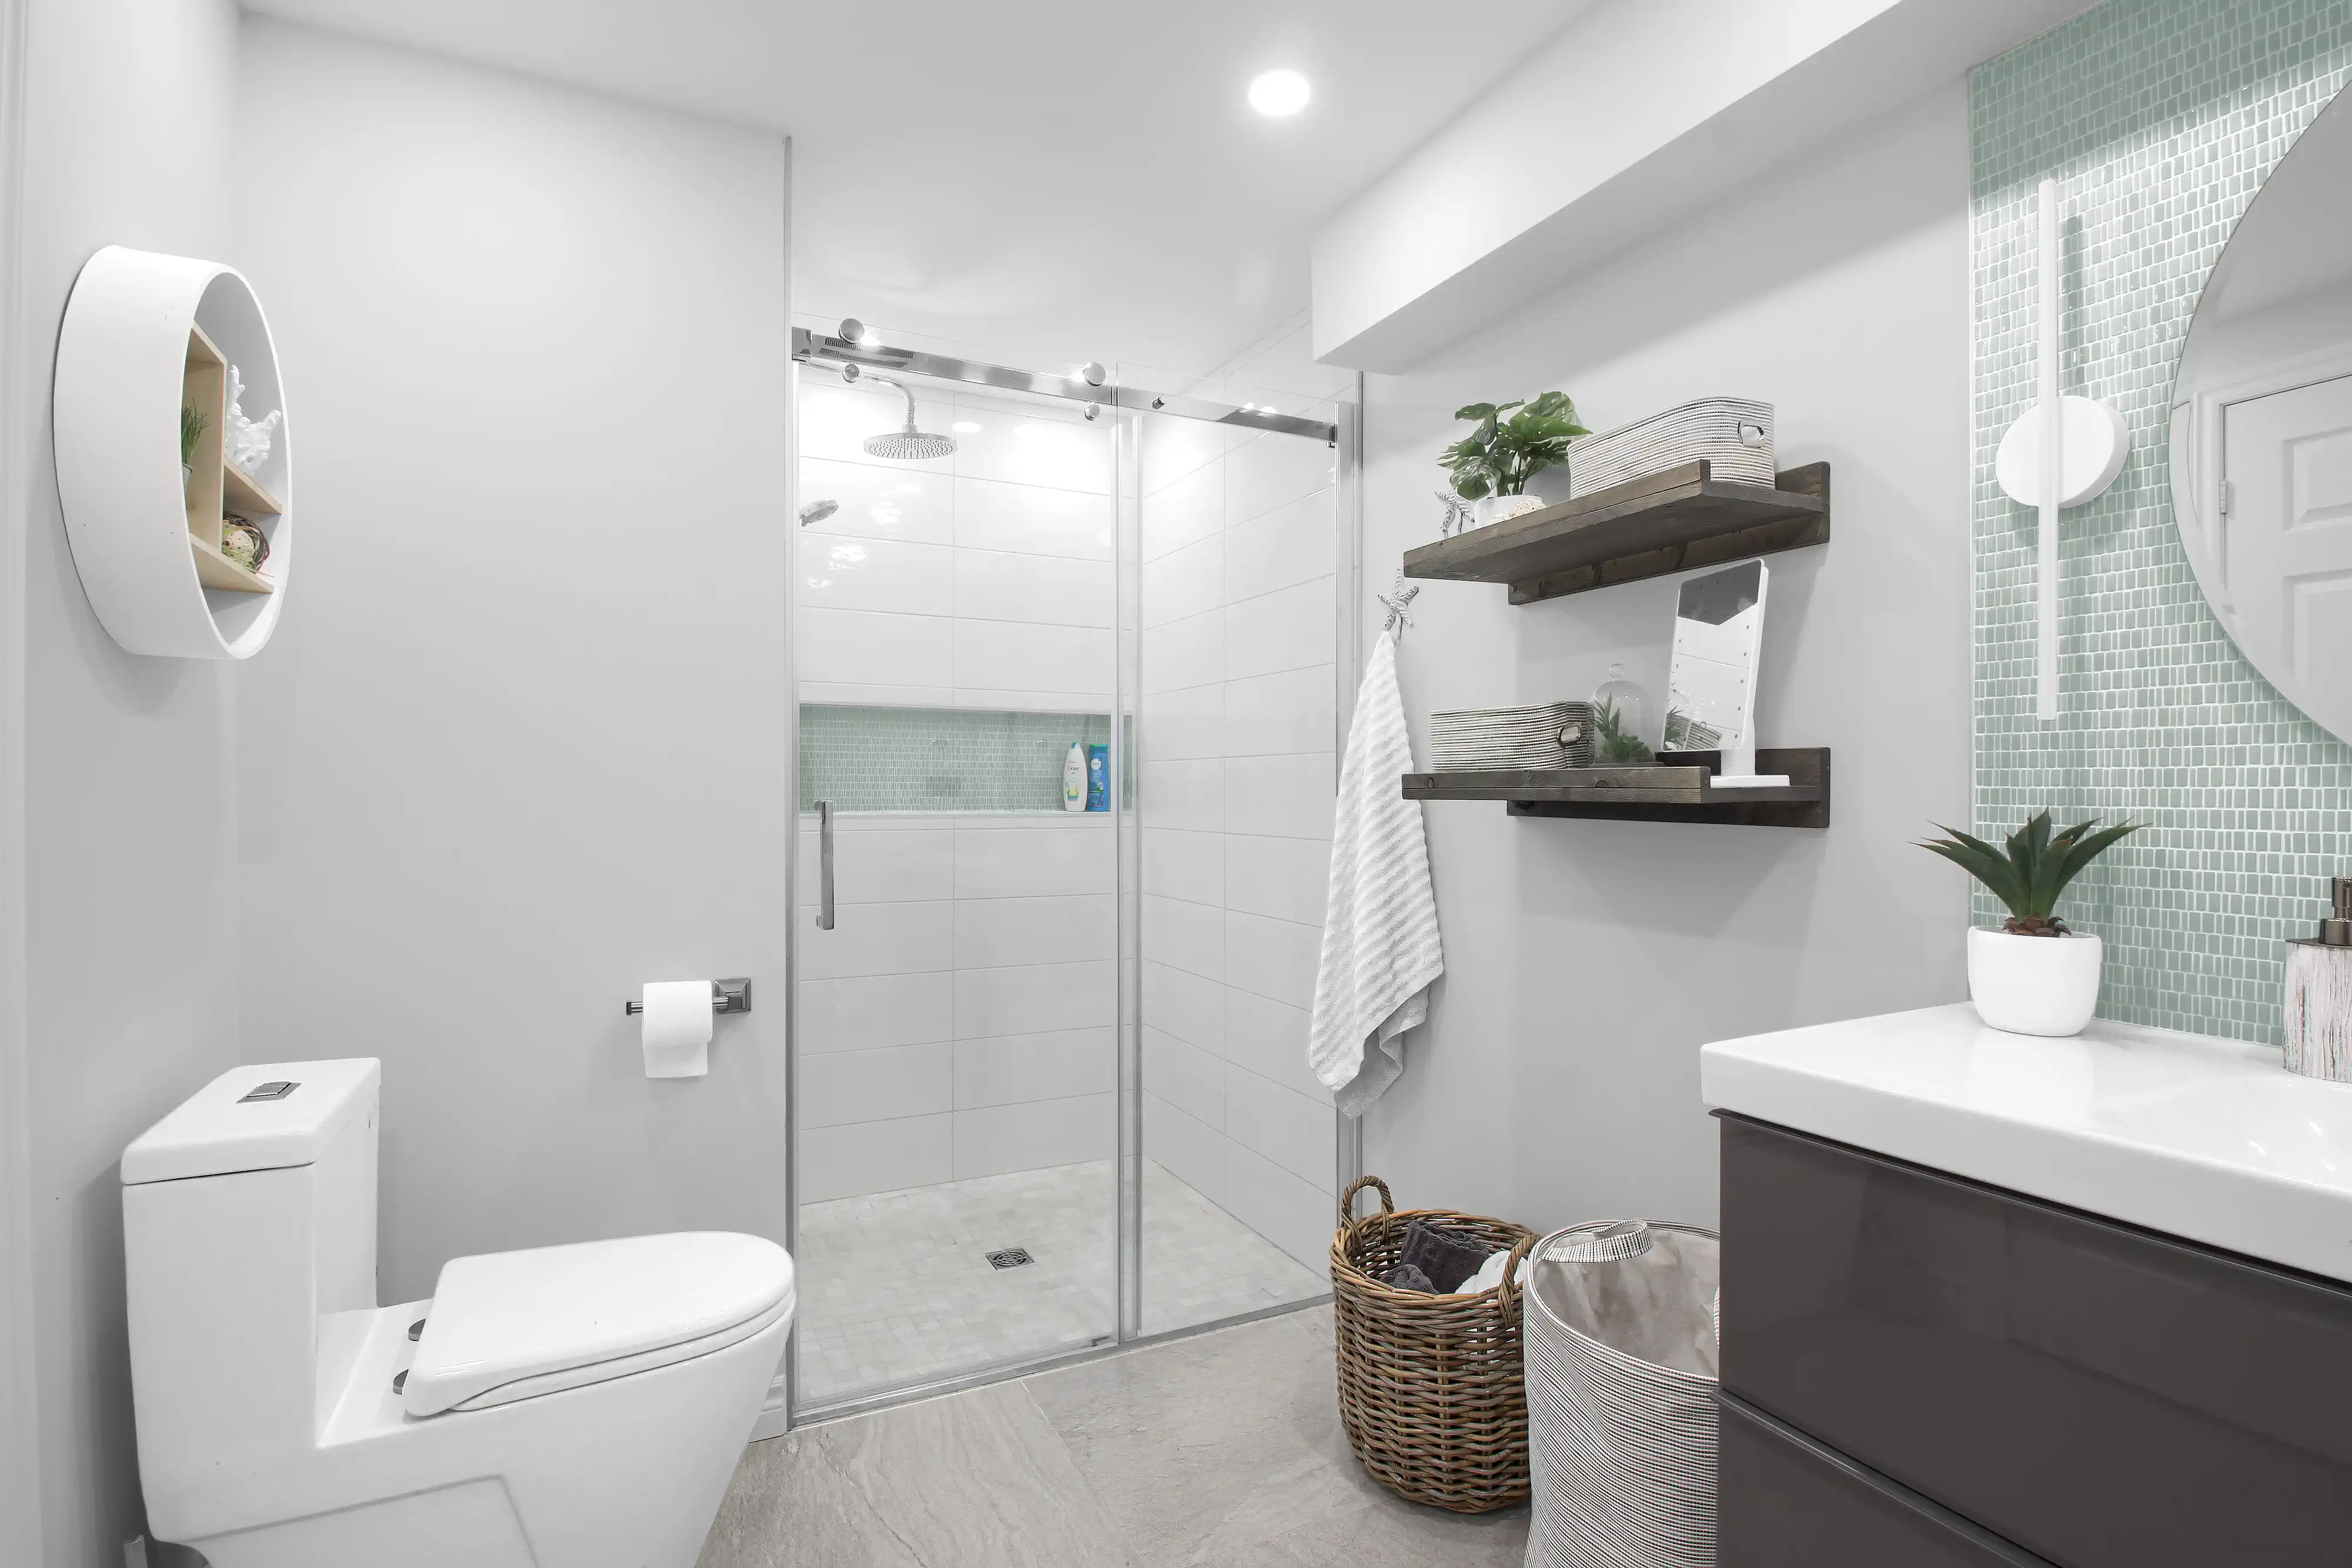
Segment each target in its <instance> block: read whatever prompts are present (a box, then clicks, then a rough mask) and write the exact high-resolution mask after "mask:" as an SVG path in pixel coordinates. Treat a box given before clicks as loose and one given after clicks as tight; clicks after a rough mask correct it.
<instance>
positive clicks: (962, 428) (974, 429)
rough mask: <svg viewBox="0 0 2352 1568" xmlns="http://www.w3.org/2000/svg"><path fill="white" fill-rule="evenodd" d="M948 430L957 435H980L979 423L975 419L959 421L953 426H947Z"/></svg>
mask: <svg viewBox="0 0 2352 1568" xmlns="http://www.w3.org/2000/svg"><path fill="white" fill-rule="evenodd" d="M948 428H949V429H950V430H952V431H954V432H955V433H956V434H958V435H978V434H980V422H979V421H978V420H976V419H959V420H957V421H956V422H955V423H953V424H951V425H950V426H948Z"/></svg>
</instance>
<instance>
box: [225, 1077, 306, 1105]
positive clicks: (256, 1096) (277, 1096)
mask: <svg viewBox="0 0 2352 1568" xmlns="http://www.w3.org/2000/svg"><path fill="white" fill-rule="evenodd" d="M301 1087H302V1085H301V1084H299V1083H298V1082H294V1081H293V1080H292V1079H288V1078H273V1079H271V1080H270V1081H269V1082H267V1083H260V1084H256V1085H255V1086H254V1087H253V1089H252V1090H250V1091H249V1092H246V1093H244V1094H240V1095H238V1096H237V1101H236V1103H238V1104H240V1105H244V1104H248V1103H251V1102H253V1101H256V1100H283V1099H285V1098H286V1096H288V1095H289V1094H291V1093H293V1092H294V1091H296V1090H297V1089H299V1088H301Z"/></svg>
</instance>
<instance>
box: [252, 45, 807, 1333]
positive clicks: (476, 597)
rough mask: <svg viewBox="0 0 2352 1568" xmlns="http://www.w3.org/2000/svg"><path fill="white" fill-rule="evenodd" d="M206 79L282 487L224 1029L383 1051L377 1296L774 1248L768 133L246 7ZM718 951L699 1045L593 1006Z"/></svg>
mask: <svg viewBox="0 0 2352 1568" xmlns="http://www.w3.org/2000/svg"><path fill="white" fill-rule="evenodd" d="M238 69H239V72H240V88H239V91H238V92H237V94H236V100H237V105H238V117H237V121H236V146H237V148H238V149H240V150H241V152H243V153H245V154H247V155H250V156H253V157H255V158H256V159H257V167H255V169H254V171H253V172H252V173H251V174H250V175H249V176H241V177H239V178H238V179H236V182H235V187H236V200H235V203H234V205H233V207H232V210H231V216H232V218H233V223H234V226H233V232H234V233H235V234H236V236H237V238H238V241H239V246H240V251H241V255H242V258H243V259H244V260H245V262H246V265H247V271H248V273H249V274H250V276H251V277H252V278H253V281H254V284H255V286H256V288H257V291H258V292H259V294H260V296H261V298H263V299H264V300H265V301H267V302H268V308H269V310H270V314H271V320H272V324H273V327H274V329H275V330H276V332H277V335H278V347H279V353H280V356H281V359H282V361H283V366H284V371H285V375H286V381H287V384H288V387H289V392H290V395H291V397H292V399H293V400H294V403H295V411H296V412H295V419H296V421H297V422H298V423H299V426H300V429H301V433H302V436H301V452H302V472H301V474H300V476H299V477H300V486H299V489H300V495H301V500H302V510H303V560H302V570H301V574H300V576H299V579H298V580H297V591H296V592H295V594H294V595H293V597H292V599H291V601H289V605H288V608H287V618H286V622H285V624H284V625H283V626H282V627H281V629H280V630H279V632H278V638H277V641H276V643H274V644H273V645H272V646H271V647H270V649H269V650H268V653H266V654H265V655H264V656H263V657H261V658H260V659H258V660H257V661H255V662H254V664H253V666H252V668H251V670H250V672H249V677H248V679H247V685H246V689H245V691H244V693H243V697H244V703H243V713H242V727H241V737H240V741H241V746H240V750H241V756H240V761H241V763H242V768H241V771H240V774H239V779H240V782H241V788H242V792H243V803H244V809H245V828H244V831H243V833H242V835H241V840H240V845H241V850H242V862H243V864H242V873H243V874H242V898H241V900H240V902H239V904H238V905H237V908H236V911H235V913H234V915H230V914H228V913H227V912H224V915H223V921H224V924H225V925H226V924H229V923H231V922H233V936H234V942H235V946H236V951H237V952H238V954H239V956H240V963H241V967H242V968H243V969H244V979H245V985H244V1001H243V1006H244V1020H245V1036H246V1049H247V1051H248V1053H250V1054H251V1055H252V1056H254V1057H256V1058H260V1059H267V1058H270V1057H295V1058H299V1057H306V1056H323V1055H338V1056H341V1055H368V1056H380V1057H382V1058H383V1063H384V1137H383V1161H384V1182H383V1232H382V1235H383V1259H382V1269H381V1273H382V1280H383V1291H384V1292H385V1296H384V1299H385V1300H387V1301H394V1300H400V1299H403V1298H405V1297H411V1296H420V1295H425V1294H428V1293H430V1291H432V1289H433V1285H434V1280H435V1276H436V1271H437V1270H438V1269H439V1267H440V1265H441V1263H442V1262H443V1261H444V1260H446V1259H447V1258H449V1257H451V1256H454V1255H458V1254H464V1253H474V1252H483V1251H489V1250H494V1249H505V1248H514V1247H530V1246H539V1245H543V1244H547V1243H552V1242H562V1241H571V1240H578V1239H588V1238H594V1237H607V1236H619V1235H627V1234H631V1233H635V1232H644V1231H658V1230H672V1229H681V1228H714V1229H733V1230H745V1231H751V1232H753V1233H756V1234H761V1235H766V1236H770V1237H777V1238H781V1237H782V1235H783V1234H784V1228H785V1217H786V1206H785V1172H786V1163H785V1162H786V1128H787V1122H786V1118H785V1106H784V1103H783V1093H784V1082H785V1078H784V1021H785V1017H786V1011H787V1009H786V1008H785V1007H784V1005H783V1002H784V977H785V964H784V948H785V940H786V921H787V919H788V917H789V914H790V903H791V901H790V899H789V898H788V897H786V896H783V894H784V890H785V889H786V888H787V886H788V882H787V877H786V858H787V849H788V846H789V843H790V838H789V835H790V833H791V831H792V824H793V817H792V794H791V783H790V773H789V766H788V746H787V736H788V729H787V724H786V718H787V711H786V706H785V705H786V704H787V702H788V701H789V691H790V688H789V686H788V685H787V676H788V669H787V657H786V653H787V643H786V639H787V636H788V634H789V630H790V611H791V592H790V587H789V584H790V580H791V564H792V558H791V550H792V545H793V528H792V527H791V524H790V522H789V520H788V519H787V518H786V517H785V515H784V512H785V504H786V485H785V466H784V465H785V441H784V436H785V429H786V426H785V419H786V407H785V388H784V375H783V368H782V367H783V363H784V347H785V344H784V326H785V305H786V302H785V298H784V248H783V247H784V214H785V181H786V168H785V155H784V149H783V147H782V144H781V143H780V142H779V141H777V140H776V139H774V138H773V137H772V136H769V135H766V134H763V133H757V132H753V131H744V130H740V129H736V128H731V127H727V126H722V125H719V124H718V123H715V122H712V121H707V120H697V119H694V118H691V117H688V116H686V115H681V114H677V113H673V112H669V111H667V110H651V109H646V108H642V107H636V106H633V105H630V104H626V103H624V102H622V101H620V100H617V99H607V98H604V97H601V96H598V95H595V94H593V93H588V92H583V91H579V90H575V89H566V88H558V87H553V86H550V85H546V84H544V83H538V82H533V81H530V80H529V79H526V78H518V77H511V76H508V75H504V74H501V73H499V72H496V71H492V70H488V69H482V68H472V67H464V66H457V65H453V64H448V63H445V62H441V61H437V60H435V59H432V58H429V57H423V56H415V55H409V54H405V53H403V52H401V51H398V50H396V49H392V48H388V47H379V46H374V45H367V44H362V43H358V42H354V41H350V40H347V39H343V38H339V37H334V36H331V35H328V34H323V33H317V32H311V31H307V30H304V29H301V28H299V27H294V26H287V25H284V24H281V23H277V22H273V21H268V20H265V19H259V18H248V19H247V23H246V25H245V33H244V38H243V46H242V52H241V57H240V59H239V61H238ZM224 74H225V73H224ZM721 975H748V976H750V977H751V978H752V981H753V996H754V1007H755V1010H754V1011H753V1012H752V1014H751V1016H750V1017H747V1018H730V1019H721V1020H719V1025H718V1034H717V1043H716V1044H715V1045H714V1046H713V1047H712V1050H711V1055H710V1060H711V1071H710V1074H709V1077H707V1078H698V1079H682V1080H665V1081H659V1082H656V1081H651V1080H648V1079H647V1078H646V1076H645V1075H644V1071H643V1063H642V1059H641V1056H640V1054H639V1051H638V1045H637V1030H636V1027H635V1023H634V1021H633V1020H630V1019H625V1018H624V1017H623V1015H622V1011H621V1003H622V1000H623V998H626V997H631V996H634V995H635V993H636V991H637V988H638V987H639V986H640V985H641V984H642V983H643V982H645V981H646V980H652V979H667V978H676V977H689V976H721Z"/></svg>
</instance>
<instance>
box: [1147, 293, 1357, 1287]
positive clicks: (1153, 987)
mask: <svg viewBox="0 0 2352 1568" xmlns="http://www.w3.org/2000/svg"><path fill="white" fill-rule="evenodd" d="M1353 382H1354V377H1353V376H1352V375H1351V374H1349V373H1348V372H1346V371H1333V370H1331V369H1329V368H1328V367H1326V366H1321V365H1318V364H1315V363H1314V362H1313V361H1312V360H1311V359H1310V358H1309V355H1308V329H1307V327H1306V326H1305V325H1304V324H1300V325H1297V326H1296V327H1295V328H1292V329H1287V330H1286V331H1284V332H1282V333H1280V334H1277V335H1276V338H1275V339H1274V340H1272V341H1271V342H1268V343H1265V344H1262V345H1258V346H1256V347H1255V349H1253V350H1249V351H1246V352H1244V354H1242V355H1240V356H1237V357H1236V359H1235V361H1234V362H1233V363H1232V364H1231V365H1229V366H1228V367H1226V368H1225V369H1224V370H1223V371H1221V372H1220V373H1219V374H1218V375H1217V376H1216V377H1214V378H1213V379H1212V380H1211V382H1209V383H1208V384H1206V385H1204V386H1202V387H1199V388H1196V389H1192V395H1196V396H1201V397H1205V398H1212V399H1219V400H1222V401H1224V402H1232V403H1235V404H1240V403H1244V402H1261V403H1271V404H1273V405H1274V406H1276V407H1278V408H1279V409H1280V410H1281V412H1283V413H1299V414H1305V415H1307V416H1308V417H1313V418H1318V419H1326V420H1328V419H1331V418H1333V417H1334V414H1335V409H1334V406H1333V403H1332V401H1331V400H1333V399H1334V398H1336V397H1338V396H1339V395H1340V394H1341V393H1342V392H1346V391H1348V390H1349V388H1350V387H1351V386H1352V385H1353ZM1335 480H1336V475H1335V472H1334V467H1333V452H1332V449H1331V448H1330V447H1328V446H1327V445H1324V444H1320V443H1318V442H1313V441H1307V440H1303V439H1301V438H1299V437H1297V436H1286V435H1273V434H1247V433H1241V432H1234V431H1228V430H1226V429H1225V428H1223V427H1222V426H1218V425H1208V424H1200V423H1192V422H1190V421H1183V420H1172V419H1171V420H1162V421H1156V422H1148V423H1146V424H1145V425H1144V428H1143V437H1142V459H1141V473H1140V476H1139V489H1140V496H1141V503H1140V510H1139V543H1140V549H1139V554H1140V556H1141V558H1142V574H1141V593H1140V613H1139V623H1140V626H1141V666H1140V681H1139V685H1140V688H1141V700H1140V722H1139V725H1138V727H1137V743H1136V744H1137V749H1138V751H1139V754H1140V760H1139V772H1138V779H1139V789H1138V794H1137V804H1138V814H1139V823H1140V831H1141V834H1142V884H1141V897H1140V906H1141V907H1140V915H1141V926H1142V949H1141V960H1142V961H1141V970H1140V979H1141V986H1142V998H1143V1020H1142V1021H1143V1146H1144V1150H1145V1152H1146V1153H1147V1154H1148V1155H1150V1157H1152V1158H1153V1159H1156V1160H1158V1161H1159V1162H1160V1164H1161V1165H1162V1166H1166V1167H1167V1168H1168V1169H1169V1170H1171V1171H1172V1172H1174V1173H1175V1174H1176V1175H1177V1176H1181V1178H1183V1180H1185V1181H1186V1182H1188V1183H1190V1184H1191V1185H1192V1186H1193V1187H1194V1188H1196V1189H1198V1190H1199V1191H1200V1192H1201V1193H1202V1195H1203V1196H1205V1197H1208V1198H1209V1199H1210V1200H1211V1201H1213V1202H1215V1203H1218V1204H1221V1205H1223V1207H1224V1208H1225V1209H1226V1210H1227V1211H1228V1212H1230V1213H1232V1214H1233V1215H1234V1217H1235V1218H1239V1219H1241V1220H1242V1221H1243V1222H1244V1224H1246V1225H1248V1226H1250V1227H1251V1228H1254V1229H1255V1230H1256V1231H1257V1232H1258V1233H1259V1234H1261V1235H1263V1236H1265V1237H1266V1238H1267V1239H1270V1240H1272V1241H1274V1242H1275V1243H1276V1245H1278V1246H1280V1247H1282V1248H1283V1249H1285V1250H1286V1251H1288V1252H1289V1253H1290V1254H1291V1255H1292V1256H1293V1257H1296V1258H1297V1259H1298V1260H1300V1261H1301V1262H1303V1263H1306V1264H1307V1265H1308V1266H1309V1267H1311V1268H1316V1269H1318V1270H1319V1269H1320V1267H1321V1265H1322V1261H1323V1259H1324V1256H1325V1254H1326V1253H1328V1250H1329V1248H1330V1243H1331V1223H1332V1218H1331V1217H1332V1204H1333V1201H1334V1194H1333V1191H1332V1179H1333V1173H1334V1171H1335V1170H1336V1169H1337V1165H1338V1156H1337V1150H1336V1148H1335V1145H1334V1136H1335V1131H1336V1126H1337V1123H1336V1119H1335V1117H1334V1115H1333V1113H1332V1111H1331V1096H1330V1094H1329V1092H1328V1091H1326V1090H1325V1089H1324V1088H1323V1086H1322V1085H1321V1084H1320V1083H1319V1082H1317V1081H1316V1079H1315V1077H1314V1075H1313V1074H1312V1073H1310V1072H1309V1071H1307V1012H1308V1009H1310V1008H1311V1007H1312V1005H1313V1003H1314V1000H1315V970H1316V964H1317V959H1318V955H1319V953H1320V948H1321V942H1322V931H1323V902H1324V894H1325V887H1326V883H1327V882H1328V877H1329V871H1330V845H1331V804H1332V797H1333V758H1332V747H1333V743H1334V735H1333V716H1332V709H1333V705H1334V703H1335V701H1336V695H1337V680H1336V675H1335V672H1334V667H1333V666H1334V656H1335V648H1336V639H1335V635H1334V628H1333V621H1334V618H1335V616H1336V614H1337V612H1338V590H1337V586H1336V584H1335V580H1334V573H1335V570H1337V567H1338V565H1339V559H1340V552H1339V536H1338V531H1337V530H1338V526H1339V525H1338V509H1339V489H1338V487H1337V485H1336V483H1335ZM1145 1224H1146V1226H1147V1228H1148V1227H1149V1225H1150V1218H1149V1216H1147V1217H1146V1220H1145Z"/></svg>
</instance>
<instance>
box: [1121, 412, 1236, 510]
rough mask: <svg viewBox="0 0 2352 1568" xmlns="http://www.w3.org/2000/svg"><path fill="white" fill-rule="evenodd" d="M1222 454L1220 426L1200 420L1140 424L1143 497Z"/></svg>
mask: <svg viewBox="0 0 2352 1568" xmlns="http://www.w3.org/2000/svg"><path fill="white" fill-rule="evenodd" d="M1223 455H1225V433H1224V430H1223V427H1221V426H1219V425H1214V424H1211V423H1208V422H1207V421H1205V420H1199V419H1153V420H1146V421H1145V422H1144V425H1143V462H1142V471H1141V474H1140V476H1139V485H1138V488H1139V490H1140V491H1141V492H1142V494H1143V497H1144V498H1145V499H1146V500H1149V499H1150V498H1151V497H1154V496H1156V495H1158V494H1159V493H1160V491H1162V490H1165V489H1166V488H1168V486H1171V485H1172V484H1174V483H1175V482H1176V481H1177V480H1179V479H1181V478H1182V477H1184V476H1186V475H1187V474H1190V473H1192V472H1194V471H1195V470H1196V469H1198V468H1200V467H1201V466H1202V465H1204V464H1209V463H1214V462H1215V461H1216V460H1217V459H1219V458H1220V457H1223Z"/></svg>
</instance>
